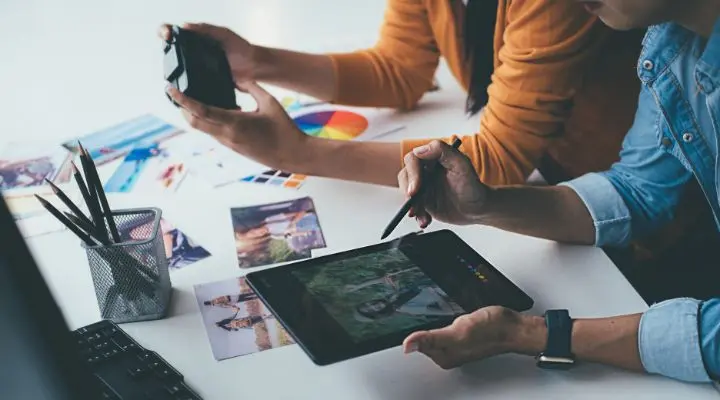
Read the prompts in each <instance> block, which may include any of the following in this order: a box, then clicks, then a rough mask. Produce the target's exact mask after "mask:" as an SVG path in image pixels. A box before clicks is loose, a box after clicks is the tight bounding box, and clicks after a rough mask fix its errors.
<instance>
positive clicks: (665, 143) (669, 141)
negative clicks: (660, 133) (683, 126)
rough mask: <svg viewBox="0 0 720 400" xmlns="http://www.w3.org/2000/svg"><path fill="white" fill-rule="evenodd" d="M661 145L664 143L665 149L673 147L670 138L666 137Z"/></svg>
mask: <svg viewBox="0 0 720 400" xmlns="http://www.w3.org/2000/svg"><path fill="white" fill-rule="evenodd" d="M660 143H662V145H663V147H666V148H667V147H670V146H672V140H670V138H666V137H664V138H662V140H661V141H660Z"/></svg>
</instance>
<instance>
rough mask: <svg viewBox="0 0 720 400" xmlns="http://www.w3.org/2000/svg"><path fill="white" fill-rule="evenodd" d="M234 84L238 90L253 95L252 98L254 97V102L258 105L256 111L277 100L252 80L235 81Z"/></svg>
mask: <svg viewBox="0 0 720 400" xmlns="http://www.w3.org/2000/svg"><path fill="white" fill-rule="evenodd" d="M235 86H236V87H237V88H238V90H240V91H243V92H245V93H247V94H249V95H250V96H252V97H253V99H255V102H256V103H257V105H258V111H263V110H264V109H265V108H267V107H268V106H269V105H271V104H273V103H277V100H275V98H274V97H273V96H272V95H271V94H270V93H268V92H267V90H265V89H263V88H262V87H260V85H258V84H257V83H256V82H254V81H241V82H236V83H235Z"/></svg>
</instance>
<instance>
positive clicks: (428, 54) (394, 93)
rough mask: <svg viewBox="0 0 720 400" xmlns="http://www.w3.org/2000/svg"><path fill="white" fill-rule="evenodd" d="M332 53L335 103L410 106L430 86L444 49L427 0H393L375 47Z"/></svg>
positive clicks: (394, 106) (390, 1)
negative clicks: (439, 48) (428, 10)
mask: <svg viewBox="0 0 720 400" xmlns="http://www.w3.org/2000/svg"><path fill="white" fill-rule="evenodd" d="M329 56H330V59H331V60H332V63H333V67H334V70H335V77H336V78H335V79H336V85H335V86H336V88H337V89H336V92H335V95H334V96H333V102H334V103H341V104H346V105H355V106H374V107H393V108H400V109H410V108H412V107H414V106H415V104H416V103H417V102H418V100H419V99H420V97H422V96H423V94H425V92H427V91H428V89H430V88H431V87H432V85H433V77H434V74H435V70H436V69H437V65H438V62H439V59H440V52H439V50H438V49H437V45H436V43H435V36H434V35H433V32H432V29H431V26H430V21H429V19H428V16H427V10H426V7H425V5H424V2H423V0H389V1H388V6H387V9H386V11H385V17H384V21H383V24H382V27H381V29H380V39H379V40H378V42H377V43H376V44H375V46H374V47H372V48H370V49H365V50H360V51H356V52H352V53H335V54H329Z"/></svg>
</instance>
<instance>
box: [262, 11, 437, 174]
mask: <svg viewBox="0 0 720 400" xmlns="http://www.w3.org/2000/svg"><path fill="white" fill-rule="evenodd" d="M345 17H346V18H349V17H350V16H345ZM439 58H440V52H439V51H438V50H437V46H436V44H435V39H434V35H433V32H432V30H431V27H430V22H429V21H428V18H427V10H426V9H425V4H424V2H423V1H422V0H390V1H389V2H388V5H387V9H386V11H385V18H384V21H383V24H382V26H381V28H380V37H379V39H378V41H377V43H376V44H375V45H374V46H373V47H372V48H369V49H363V50H358V51H353V52H348V53H330V54H307V53H298V52H293V51H288V50H282V49H272V48H267V47H256V49H255V64H256V68H255V71H254V76H255V78H256V79H257V80H260V81H264V82H268V83H272V84H274V85H277V86H281V87H285V88H288V89H292V90H295V91H298V92H302V93H306V94H309V95H311V96H313V97H316V98H319V99H322V100H325V101H331V102H334V103H338V104H346V105H355V106H371V107H393V108H403V109H408V108H412V107H413V106H414V105H415V104H416V103H417V101H418V100H419V99H420V97H422V95H423V94H425V92H427V91H428V89H430V88H431V87H432V85H433V76H434V73H435V69H436V68H437V65H438V62H439ZM394 156H395V157H397V154H395V155H394ZM398 169H399V167H398ZM396 172H397V171H396Z"/></svg>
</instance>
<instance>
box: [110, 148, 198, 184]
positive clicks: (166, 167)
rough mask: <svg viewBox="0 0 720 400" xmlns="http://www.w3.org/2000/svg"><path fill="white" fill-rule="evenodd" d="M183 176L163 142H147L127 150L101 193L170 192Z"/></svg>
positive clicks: (183, 169) (178, 160) (182, 168)
mask: <svg viewBox="0 0 720 400" xmlns="http://www.w3.org/2000/svg"><path fill="white" fill-rule="evenodd" d="M186 176H187V166H186V165H185V162H183V160H182V159H181V158H180V157H178V156H174V155H173V150H172V148H168V146H167V142H165V143H150V144H148V145H142V146H139V147H136V148H134V149H132V150H130V153H128V155H127V156H126V157H125V159H124V160H123V162H122V164H120V166H118V168H117V169H116V170H115V173H113V175H112V176H111V177H110V179H108V181H107V182H106V183H105V185H104V188H105V191H106V192H108V193H110V192H121V193H127V192H132V191H139V192H143V193H156V194H162V193H172V192H174V191H176V190H177V188H178V187H179V186H180V184H181V183H182V181H183V180H184V179H185V177H186Z"/></svg>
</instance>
